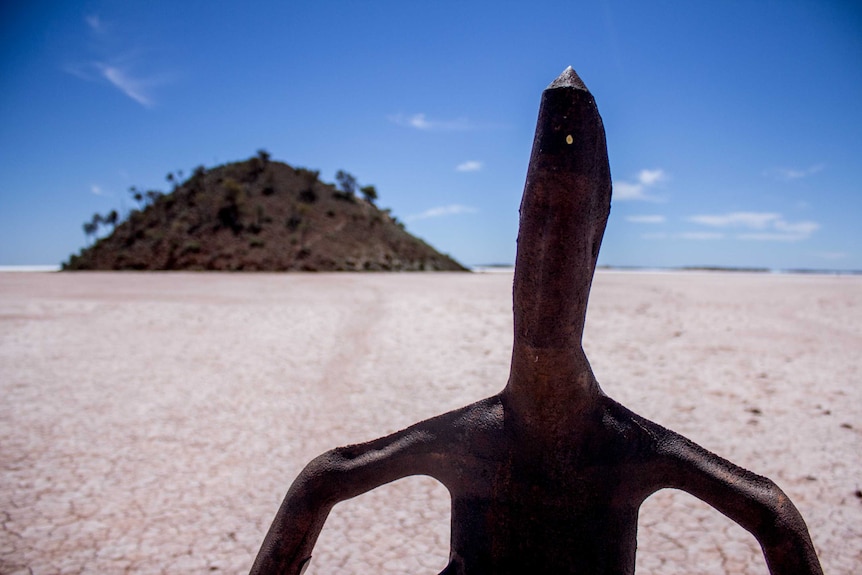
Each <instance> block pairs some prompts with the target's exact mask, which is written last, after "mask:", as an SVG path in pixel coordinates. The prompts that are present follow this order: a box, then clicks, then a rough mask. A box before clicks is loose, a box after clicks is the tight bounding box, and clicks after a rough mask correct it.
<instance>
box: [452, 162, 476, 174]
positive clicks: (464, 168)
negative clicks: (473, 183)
mask: <svg viewBox="0 0 862 575" xmlns="http://www.w3.org/2000/svg"><path fill="white" fill-rule="evenodd" d="M481 169H482V162H479V161H477V160H468V161H466V162H462V163H460V164H458V165H457V166H456V167H455V171H457V172H478V171H479V170H481Z"/></svg>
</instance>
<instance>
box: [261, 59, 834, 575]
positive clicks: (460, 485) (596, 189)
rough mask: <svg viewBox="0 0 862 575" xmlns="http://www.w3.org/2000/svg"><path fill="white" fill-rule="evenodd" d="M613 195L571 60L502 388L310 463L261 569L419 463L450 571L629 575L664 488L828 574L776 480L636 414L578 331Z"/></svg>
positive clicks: (552, 110)
mask: <svg viewBox="0 0 862 575" xmlns="http://www.w3.org/2000/svg"><path fill="white" fill-rule="evenodd" d="M610 201H611V178H610V169H609V167H608V158H607V148H606V144H605V133H604V127H603V125H602V120H601V117H600V116H599V113H598V109H597V108H596V104H595V102H594V100H593V97H592V95H591V94H590V92H589V91H588V90H587V88H586V87H585V86H584V84H583V82H582V81H581V79H580V78H579V77H578V76H577V74H576V73H575V72H574V70H572V69H571V68H568V69H567V70H566V71H565V72H563V73H562V75H560V77H559V78H557V79H556V80H554V82H553V83H552V84H551V85H550V86H548V88H547V89H546V90H545V91H544V93H543V95H542V103H541V107H540V110H539V119H538V125H537V128H536V136H535V140H534V142H533V151H532V155H531V158H530V166H529V170H528V173H527V182H526V186H525V189H524V196H523V200H522V203H521V222H520V232H519V236H518V252H517V260H516V266H515V280H514V314H515V334H514V346H513V350H512V364H511V372H510V376H509V381H508V383H507V385H506V387H505V389H503V391H502V392H501V393H499V394H498V395H495V396H493V397H490V398H488V399H485V400H482V401H479V402H478V403H474V404H473V405H469V406H467V407H464V408H462V409H459V410H456V411H453V412H450V413H446V414H444V415H440V416H438V417H435V418H433V419H429V420H427V421H423V422H420V423H417V424H416V425H414V426H412V427H409V428H407V429H405V430H403V431H399V432H397V433H395V434H393V435H390V436H388V437H383V438H381V439H377V440H375V441H371V442H369V443H365V444H361V445H351V446H348V447H341V448H338V449H334V450H332V451H329V452H327V453H325V454H323V455H321V456H320V457H318V458H317V459H315V460H314V461H312V462H311V463H309V464H308V466H307V467H306V468H305V469H304V470H303V471H302V473H301V474H300V475H299V477H298V478H297V479H296V480H295V481H294V483H293V485H292V486H291V487H290V490H289V492H288V493H287V496H286V497H285V499H284V503H283V504H282V506H281V508H280V509H279V511H278V514H277V516H276V517H275V520H274V522H273V524H272V527H271V528H270V531H269V533H268V534H267V536H266V539H265V541H264V543H263V546H262V548H261V550H260V553H259V555H258V557H257V561H256V562H255V564H254V567H253V568H252V573H253V574H274V573H279V574H285V573H286V574H291V575H293V574H297V573H300V572H301V571H302V570H303V569H304V567H305V566H307V564H308V561H309V560H310V557H311V551H312V548H313V547H314V543H315V541H316V540H317V537H318V534H319V533H320V530H321V528H322V527H323V523H324V521H325V520H326V517H327V515H328V513H329V511H330V510H331V509H332V507H333V506H334V505H335V504H336V503H338V502H339V501H343V500H345V499H348V498H351V497H355V496H357V495H360V494H362V493H365V492H366V491H369V490H371V489H374V488H376V487H378V486H380V485H383V484H384V483H388V482H390V481H394V480H396V479H399V478H402V477H405V476H408V475H430V476H431V477H434V478H436V479H437V480H439V481H440V482H441V483H443V484H444V485H445V486H446V487H447V488H448V490H449V493H450V494H451V496H452V530H451V533H452V536H451V550H450V555H449V559H450V560H449V564H448V566H447V567H446V568H445V569H444V570H443V572H442V573H441V575H450V574H461V575H480V574H481V575H485V574H488V575H506V574H519V575H524V574H553V575H561V574H574V573H579V574H604V573H608V574H609V573H614V574H618V573H633V572H634V569H635V549H636V531H637V519H638V509H639V507H640V505H641V503H642V502H643V501H644V500H645V499H646V498H647V497H649V496H650V495H651V494H652V493H654V492H655V491H657V490H659V489H663V488H667V487H671V488H676V489H682V490H684V491H687V492H688V493H691V494H692V495H694V496H696V497H698V498H700V499H702V500H703V501H705V502H706V503H708V504H709V505H711V506H713V507H714V508H716V509H717V510H719V511H720V512H722V513H723V514H725V515H726V516H728V517H729V518H730V519H732V520H733V521H735V522H737V523H738V524H740V525H741V526H742V527H744V528H745V529H747V530H748V531H750V532H751V533H752V534H753V535H754V536H755V537H756V538H757V540H758V541H759V542H760V545H761V546H762V548H763V553H764V556H765V558H766V562H767V565H768V566H769V570H770V573H772V574H783V575H786V574H797V573H805V574H811V573H821V569H820V564H819V562H818V559H817V555H816V554H815V551H814V547H813V545H812V543H811V539H810V538H809V535H808V530H807V528H806V526H805V522H804V521H803V519H802V516H801V515H800V514H799V512H798V511H797V510H796V508H795V507H794V506H793V504H792V503H791V502H790V500H789V499H788V498H787V496H786V495H785V494H784V493H783V492H782V491H781V490H780V489H779V488H778V487H777V486H776V485H775V484H774V483H773V482H772V481H770V480H769V479H767V478H765V477H760V476H758V475H755V474H753V473H751V472H748V471H746V470H744V469H741V468H739V467H737V466H735V465H734V464H732V463H730V462H728V461H726V460H724V459H722V458H720V457H718V456H717V455H714V454H712V453H710V452H708V451H706V450H704V449H703V448H701V447H699V446H697V445H695V444H694V443H692V442H691V441H689V440H688V439H686V438H684V437H682V436H680V435H678V434H676V433H674V432H672V431H669V430H667V429H665V428H663V427H661V426H660V425H657V424H655V423H653V422H651V421H648V420H646V419H644V418H642V417H640V416H638V415H636V414H634V413H632V412H631V411H629V410H628V409H626V408H625V407H623V406H622V405H620V404H618V403H616V402H615V401H613V400H612V399H610V398H609V397H608V396H606V395H605V394H604V393H603V392H602V390H601V389H600V387H599V384H598V382H596V379H595V377H594V376H593V372H592V370H591V369H590V364H589V362H588V361H587V358H586V356H585V355H584V351H583V349H582V347H581V337H582V334H583V328H584V318H585V314H586V309H587V298H588V296H589V292H590V285H591V283H592V278H593V271H594V270H595V266H596V258H597V256H598V253H599V245H600V244H601V240H602V235H603V233H604V229H605V223H606V221H607V218H608V214H609V211H610Z"/></svg>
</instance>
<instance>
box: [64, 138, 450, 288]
mask: <svg viewBox="0 0 862 575" xmlns="http://www.w3.org/2000/svg"><path fill="white" fill-rule="evenodd" d="M318 175H319V174H318V172H316V171H311V170H307V169H304V168H298V169H295V168H292V167H290V166H288V165H287V164H284V163H281V162H274V161H270V159H269V154H267V153H266V152H263V151H261V152H260V153H259V154H258V155H257V156H256V157H253V158H251V159H249V160H247V161H244V162H237V163H232V164H225V165H223V166H219V167H217V168H213V169H211V170H208V171H207V170H205V169H204V168H203V167H200V168H197V169H196V170H195V172H194V174H193V175H192V177H190V178H189V179H188V180H186V181H185V182H183V183H181V184H178V185H176V187H175V188H174V190H173V192H171V193H169V194H164V195H162V194H159V193H158V192H147V193H146V194H142V193H140V192H137V191H136V190H135V189H132V192H133V194H134V195H135V198H136V199H137V200H139V201H140V202H141V203H142V209H141V210H135V211H132V212H131V213H130V214H129V216H128V218H127V219H126V220H125V221H122V222H120V223H116V219H117V217H116V213H112V214H111V218H110V219H108V218H101V217H100V216H96V217H94V223H93V224H85V226H84V227H85V230H87V227H88V226H90V229H89V231H88V233H94V229H97V227H98V225H99V222H100V221H101V222H102V223H103V224H106V225H112V226H113V231H112V233H111V234H110V235H108V236H106V237H104V238H102V239H99V240H98V241H96V242H95V244H94V245H92V246H91V247H89V248H85V249H83V250H82V251H81V253H80V254H78V255H73V256H71V257H70V259H69V261H68V262H67V263H65V264H64V265H63V269H66V270H252V271H288V270H297V271H336V270H344V271H347V270H360V271H361V270H367V271H383V270H392V271H423V270H427V271H435V270H439V271H463V270H465V269H466V268H464V266H462V265H461V264H459V263H458V262H456V261H455V260H454V259H452V258H451V257H449V256H447V255H443V254H441V253H439V252H437V251H436V250H435V249H434V248H432V247H431V246H429V245H428V244H426V243H425V242H423V241H422V240H420V239H418V238H416V237H414V236H412V235H410V234H409V233H408V232H407V231H405V230H404V226H403V224H401V223H400V222H398V221H397V220H396V219H395V218H394V217H392V216H391V215H390V214H389V210H380V209H378V208H377V207H376V206H375V205H374V204H373V196H374V195H376V192H375V191H374V190H373V188H370V191H371V196H372V199H371V200H370V201H369V199H361V198H359V197H357V196H356V195H355V194H354V193H353V191H352V190H350V189H349V188H351V187H355V179H352V177H351V176H349V175H348V177H350V178H351V180H352V183H353V185H352V186H348V191H344V190H343V189H336V188H335V187H334V186H333V185H331V184H326V183H323V182H321V181H320V180H319V179H318ZM172 178H173V176H172V175H171V176H169V180H170V179H172ZM368 190H369V188H363V191H365V192H367V191H368ZM366 195H368V194H366Z"/></svg>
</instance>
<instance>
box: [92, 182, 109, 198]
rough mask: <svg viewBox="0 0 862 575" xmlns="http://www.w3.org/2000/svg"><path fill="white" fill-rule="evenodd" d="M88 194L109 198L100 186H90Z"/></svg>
mask: <svg viewBox="0 0 862 575" xmlns="http://www.w3.org/2000/svg"><path fill="white" fill-rule="evenodd" d="M90 193H91V194H93V195H94V196H110V195H111V194H109V193H108V192H106V191H105V190H103V189H102V186H99V185H97V184H93V185H92V186H90Z"/></svg>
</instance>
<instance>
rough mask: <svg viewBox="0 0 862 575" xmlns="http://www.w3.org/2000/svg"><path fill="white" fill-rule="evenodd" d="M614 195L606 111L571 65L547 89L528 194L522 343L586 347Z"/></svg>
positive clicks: (519, 285) (519, 292)
mask: <svg viewBox="0 0 862 575" xmlns="http://www.w3.org/2000/svg"><path fill="white" fill-rule="evenodd" d="M610 201H611V177H610V167H609V165H608V155H607V145H606V143H605V130H604V126H603V124H602V119H601V116H599V112H598V108H597V107H596V103H595V100H594V99H593V96H592V94H591V93H590V91H589V90H587V88H586V86H585V85H584V83H583V82H582V81H581V79H580V78H579V77H578V75H577V74H576V73H575V71H574V70H573V69H572V68H571V67H569V68H567V69H566V70H565V71H564V72H563V73H562V74H561V75H560V76H559V77H558V78H557V79H556V80H554V81H553V82H552V83H551V85H550V86H548V87H547V88H546V89H545V91H544V92H543V93H542V103H541V106H540V108H539V119H538V122H537V125H536V135H535V139H534V141H533V151H532V154H531V157H530V166H529V169H528V171H527V183H526V185H525V188H524V196H523V199H522V201H521V221H520V230H519V233H518V254H517V259H516V265H515V287H514V292H515V294H514V295H515V330H516V333H515V336H516V338H521V341H522V343H524V344H526V345H530V346H532V347H537V348H563V347H571V346H573V345H577V346H578V347H580V342H581V335H582V332H583V322H584V317H585V314H586V306H587V298H588V296H589V290H590V285H591V283H592V277H593V272H594V270H595V266H596V260H597V258H598V254H599V246H600V245H601V241H602V235H603V234H604V230H605V224H606V223H607V219H608V215H609V213H610Z"/></svg>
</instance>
